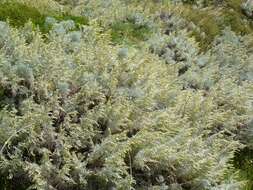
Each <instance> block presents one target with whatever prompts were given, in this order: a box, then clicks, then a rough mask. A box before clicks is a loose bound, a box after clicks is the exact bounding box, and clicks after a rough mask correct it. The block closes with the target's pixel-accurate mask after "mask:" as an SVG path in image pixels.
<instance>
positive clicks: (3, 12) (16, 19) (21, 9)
mask: <svg viewBox="0 0 253 190" xmlns="http://www.w3.org/2000/svg"><path fill="white" fill-rule="evenodd" d="M48 16H50V17H54V18H56V19H57V20H58V21H63V20H73V21H74V22H75V24H76V27H77V28H79V26H80V25H87V24H88V19H87V18H85V17H81V16H74V15H70V14H67V13H52V14H47V15H45V14H41V13H40V12H39V11H38V10H37V9H36V8H34V7H29V6H27V5H24V4H22V3H18V2H6V3H1V4H0V20H2V21H6V20H8V21H9V23H10V25H12V26H14V27H22V26H24V24H25V23H27V22H28V21H31V22H32V23H33V24H34V26H35V27H36V26H38V27H39V28H40V31H41V32H42V33H48V31H49V29H50V28H48V27H46V26H45V19H46V17H48Z"/></svg>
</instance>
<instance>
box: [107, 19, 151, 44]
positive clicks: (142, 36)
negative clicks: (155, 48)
mask: <svg viewBox="0 0 253 190" xmlns="http://www.w3.org/2000/svg"><path fill="white" fill-rule="evenodd" d="M150 34H151V29H150V28H149V27H148V26H145V25H143V26H138V25H136V24H134V23H132V22H131V21H117V22H115V23H114V24H112V26H111V39H112V42H114V43H116V44H122V43H127V44H132V43H138V42H139V41H144V40H146V39H147V38H148V37H149V35H150Z"/></svg>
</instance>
